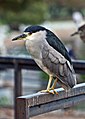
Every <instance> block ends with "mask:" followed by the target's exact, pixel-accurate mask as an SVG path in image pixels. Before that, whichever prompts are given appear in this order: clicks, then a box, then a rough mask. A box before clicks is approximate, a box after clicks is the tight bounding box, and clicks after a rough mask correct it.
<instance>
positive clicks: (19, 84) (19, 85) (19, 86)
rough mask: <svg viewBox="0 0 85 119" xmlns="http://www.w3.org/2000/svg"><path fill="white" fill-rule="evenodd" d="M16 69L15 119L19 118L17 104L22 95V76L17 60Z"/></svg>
mask: <svg viewBox="0 0 85 119" xmlns="http://www.w3.org/2000/svg"><path fill="white" fill-rule="evenodd" d="M14 66H15V68H14V86H15V87H14V110H15V111H14V115H15V119H16V118H17V112H16V111H17V102H16V97H19V96H21V95H22V76H21V69H20V67H19V66H18V63H17V62H16V60H15V65H14Z"/></svg>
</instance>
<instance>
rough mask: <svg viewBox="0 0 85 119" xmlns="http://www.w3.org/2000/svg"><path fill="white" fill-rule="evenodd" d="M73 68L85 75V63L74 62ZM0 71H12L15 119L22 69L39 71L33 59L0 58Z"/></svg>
mask: <svg viewBox="0 0 85 119" xmlns="http://www.w3.org/2000/svg"><path fill="white" fill-rule="evenodd" d="M73 67H74V69H75V72H76V73H78V74H85V61H83V60H74V61H73ZM0 69H1V70H5V69H14V109H15V118H16V97H18V96H21V95H22V73H21V70H22V69H27V70H40V68H39V67H38V66H37V65H36V63H35V62H34V60H33V59H27V58H16V57H0Z"/></svg>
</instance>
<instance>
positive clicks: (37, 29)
mask: <svg viewBox="0 0 85 119" xmlns="http://www.w3.org/2000/svg"><path fill="white" fill-rule="evenodd" d="M46 30H47V29H46V28H44V27H42V26H37V25H36V26H29V27H27V28H26V29H25V30H24V32H23V34H21V35H19V36H17V37H15V38H13V39H12V41H15V40H32V39H33V40H34V39H35V38H36V39H38V38H40V37H45V36H46Z"/></svg>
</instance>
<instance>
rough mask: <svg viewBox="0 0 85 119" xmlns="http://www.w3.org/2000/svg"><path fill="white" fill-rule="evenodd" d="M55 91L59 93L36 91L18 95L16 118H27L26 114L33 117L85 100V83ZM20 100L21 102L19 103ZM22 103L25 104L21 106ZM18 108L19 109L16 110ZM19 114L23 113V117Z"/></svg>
mask: <svg viewBox="0 0 85 119" xmlns="http://www.w3.org/2000/svg"><path fill="white" fill-rule="evenodd" d="M56 91H57V92H58V93H59V94H58V95H56V94H55V95H52V94H46V93H36V94H32V95H26V96H20V97H18V98H17V102H18V103H17V106H18V109H17V117H18V119H28V114H29V117H33V116H37V115H40V114H43V113H47V112H50V111H54V110H57V109H64V108H67V107H71V106H74V105H76V104H78V103H80V102H81V101H85V83H81V84H77V86H75V87H74V88H73V89H71V90H69V91H68V92H65V91H64V90H63V89H62V88H59V89H56ZM23 100H24V101H23ZM21 101H23V102H22V103H21V104H20V102H21ZM24 104H25V105H26V106H23V105H24ZM19 109H21V111H18V110H19ZM25 111H26V112H25ZM26 114H27V116H26ZM21 115H23V116H22V117H23V118H22V117H21Z"/></svg>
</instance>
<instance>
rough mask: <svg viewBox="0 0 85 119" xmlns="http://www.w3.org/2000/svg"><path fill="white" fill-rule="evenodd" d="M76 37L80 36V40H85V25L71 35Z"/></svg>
mask: <svg viewBox="0 0 85 119" xmlns="http://www.w3.org/2000/svg"><path fill="white" fill-rule="evenodd" d="M75 35H80V38H81V39H82V38H84V39H85V24H84V25H82V26H80V27H79V28H78V31H76V32H74V33H73V34H71V36H75Z"/></svg>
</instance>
